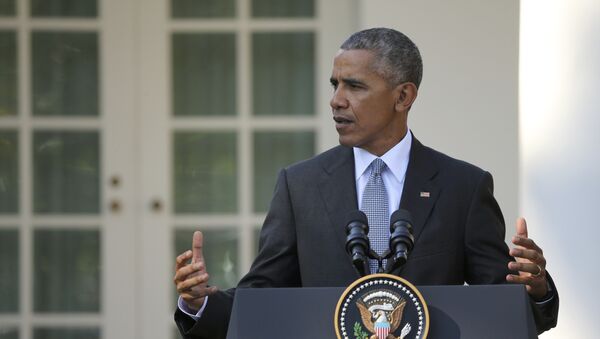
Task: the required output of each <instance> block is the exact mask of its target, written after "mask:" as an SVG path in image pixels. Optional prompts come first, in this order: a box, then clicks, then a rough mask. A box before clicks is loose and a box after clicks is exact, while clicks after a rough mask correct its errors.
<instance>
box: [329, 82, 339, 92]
mask: <svg viewBox="0 0 600 339" xmlns="http://www.w3.org/2000/svg"><path fill="white" fill-rule="evenodd" d="M330 84H331V87H332V88H333V89H334V90H336V89H337V88H338V82H337V81H333V80H332V81H330Z"/></svg>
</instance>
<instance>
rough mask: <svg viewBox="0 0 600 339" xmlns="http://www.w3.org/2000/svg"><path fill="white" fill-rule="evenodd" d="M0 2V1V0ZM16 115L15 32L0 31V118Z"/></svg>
mask: <svg viewBox="0 0 600 339" xmlns="http://www.w3.org/2000/svg"><path fill="white" fill-rule="evenodd" d="M0 1H1V0H0ZM16 114H17V43H16V36H15V32H13V31H2V30H0V117H2V116H5V115H16Z"/></svg>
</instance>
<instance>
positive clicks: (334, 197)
mask: <svg viewBox="0 0 600 339" xmlns="http://www.w3.org/2000/svg"><path fill="white" fill-rule="evenodd" d="M321 165H322V167H323V170H324V171H323V175H322V177H321V180H320V181H319V190H320V192H321V197H322V198H323V203H324V204H325V208H326V210H327V214H328V216H329V219H330V221H331V226H332V227H333V228H334V230H335V234H336V238H337V239H338V244H339V245H341V246H342V247H343V248H344V251H345V247H346V230H345V226H346V223H347V222H348V220H346V218H347V215H348V213H349V212H350V211H353V210H356V209H358V204H357V198H356V180H355V177H354V154H353V152H352V149H351V148H348V147H342V146H340V147H338V148H337V149H336V151H334V152H331V154H329V156H328V157H326V158H325V159H323V160H322V162H321ZM349 183H351V184H349Z"/></svg>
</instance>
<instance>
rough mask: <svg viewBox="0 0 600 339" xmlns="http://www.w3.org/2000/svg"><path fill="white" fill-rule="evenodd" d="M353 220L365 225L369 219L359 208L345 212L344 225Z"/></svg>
mask: <svg viewBox="0 0 600 339" xmlns="http://www.w3.org/2000/svg"><path fill="white" fill-rule="evenodd" d="M353 221H358V222H360V223H363V224H365V225H368V224H369V221H368V219H367V215H366V214H365V213H364V212H363V211H361V210H354V211H350V213H348V214H347V216H346V225H348V224H349V223H351V222H353Z"/></svg>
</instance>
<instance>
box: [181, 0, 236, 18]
mask: <svg viewBox="0 0 600 339" xmlns="http://www.w3.org/2000/svg"><path fill="white" fill-rule="evenodd" d="M171 16H172V17H173V18H218V17H233V16H235V0H171Z"/></svg>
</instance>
